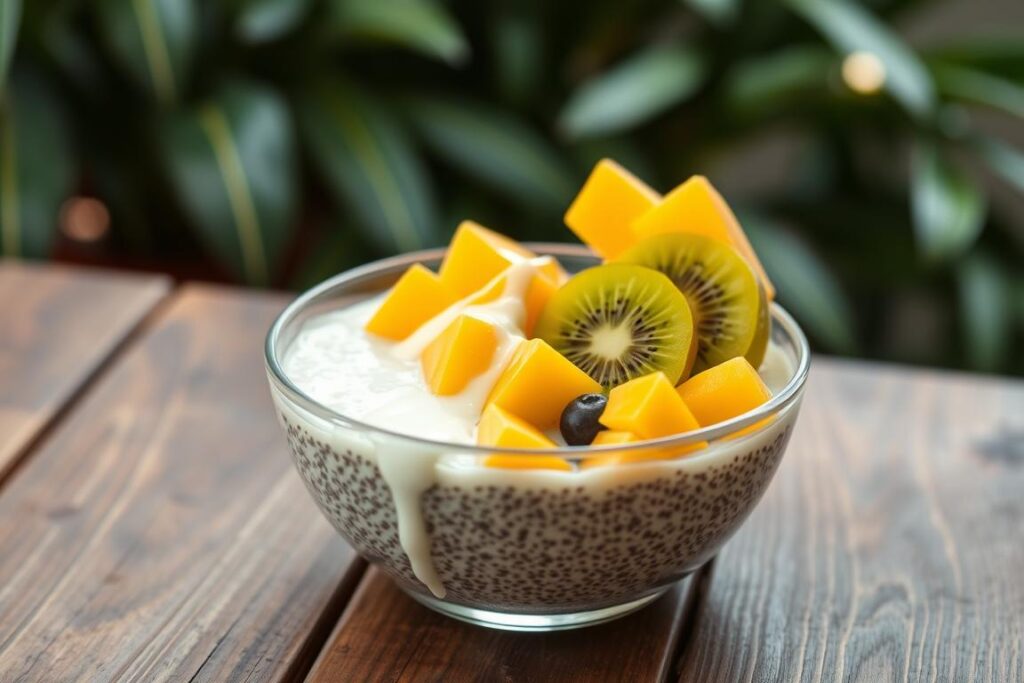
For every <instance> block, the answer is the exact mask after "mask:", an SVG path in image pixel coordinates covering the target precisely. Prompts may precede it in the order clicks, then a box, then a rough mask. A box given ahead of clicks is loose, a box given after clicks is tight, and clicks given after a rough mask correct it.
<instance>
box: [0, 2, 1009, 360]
mask: <svg viewBox="0 0 1024 683" xmlns="http://www.w3.org/2000/svg"><path fill="white" fill-rule="evenodd" d="M1020 10H1021V8H1020V6H1019V5H1017V4H1016V0H951V1H950V2H925V1H922V0H916V1H915V0H866V1H865V2H860V3H858V2H854V1H852V0H845V1H841V0H686V1H681V0H658V1H655V0H636V1H634V2H620V1H618V0H592V1H590V2H586V3H582V2H579V3H577V2H545V1H542V0H516V1H514V0H507V1H504V2H502V1H496V2H478V1H474V0H450V1H448V2H444V1H442V0H219V1H215V0H91V1H85V0H32V2H27V1H25V0H3V1H2V2H0V74H2V77H3V82H4V85H3V92H2V103H0V253H3V254H6V255H13V256H16V257H27V258H57V259H61V260H67V261H78V262H89V263H99V264H104V265H115V266H121V267H134V268H145V269H159V270H166V271H169V272H171V273H173V274H175V275H177V276H179V277H204V278H211V279H220V280H230V281H237V282H244V283H248V284H252V285H256V286H272V287H281V286H285V287H293V288H297V287H302V286H305V285H307V284H310V283H312V282H314V281H316V280H318V279H321V278H323V277H325V276H327V275H328V274H330V273H333V272H336V271H338V270H341V269H344V268H347V267H349V266H352V265H354V264H357V263H360V262H364V261H367V260H369V259H372V258H375V257H379V256H382V255H386V254H390V253H394V252H397V251H403V250H408V249H415V248H418V247H422V246H427V245H437V244H441V243H443V242H445V241H446V240H447V238H448V237H449V236H450V234H451V232H452V230H453V229H454V227H455V225H456V224H457V223H458V221H459V220H460V219H461V218H464V217H473V218H475V219H477V220H479V221H480V222H482V223H484V224H487V225H491V226H492V227H495V228H497V229H499V230H502V231H505V232H508V233H510V234H513V235H515V236H518V237H521V238H524V239H538V240H568V239H571V235H569V233H568V232H567V231H566V230H565V228H564V227H563V225H562V222H561V214H562V212H563V211H564V209H565V207H566V206H567V204H568V202H569V200H570V199H571V197H572V195H573V193H574V190H575V189H576V188H577V187H578V186H579V184H580V183H581V182H582V180H583V178H584V177H585V176H586V173H587V171H588V170H589V168H590V166H591V165H592V164H593V163H594V162H595V160H597V159H598V158H600V157H602V156H611V157H614V158H616V159H618V160H619V161H621V162H622V163H624V164H625V165H626V166H628V167H629V168H631V169H633V170H634V171H635V172H636V173H637V174H638V175H640V176H641V177H643V178H645V179H646V180H647V181H648V182H650V183H651V184H652V185H654V186H655V187H656V188H658V189H660V190H663V191H667V190H668V189H670V188H671V186H672V184H674V183H675V182H679V181H681V180H682V179H684V178H685V177H687V176H688V175H690V174H692V173H695V172H702V173H705V174H706V175H708V176H710V177H711V179H712V180H713V181H714V182H715V183H716V184H717V185H719V187H720V188H721V189H723V190H724V192H725V194H726V196H727V197H728V198H729V199H730V200H731V201H732V202H733V203H734V204H736V205H737V207H738V209H739V212H740V214H741V218H742V220H743V222H744V225H745V227H746V229H747V230H748V232H749V233H750V235H751V239H752V240H753V241H754V242H755V245H756V246H757V247H758V249H759V251H760V252H761V253H762V254H763V260H764V261H765V263H766V266H767V268H768V269H769V271H770V272H771V274H772V276H773V278H774V279H775V281H776V284H777V285H778V287H779V290H780V299H781V301H782V302H783V303H784V304H785V305H786V306H787V307H788V308H790V310H791V311H793V312H794V314H795V315H796V316H797V317H798V318H799V319H800V320H801V322H802V323H803V324H804V326H805V328H806V329H807V330H808V331H809V333H810V335H811V337H812V339H813V342H814V343H815V345H816V347H817V348H818V349H819V350H821V351H826V352H831V353H838V354H846V355H859V356H867V357H873V358H880V359H892V360H899V361H910V362H916V363H925V364H937V365H943V366H949V367H961V368H972V369H979V370H986V371H1000V372H1008V373H1015V374H1024V354H1021V353H1020V352H1019V349H1020V348H1021V344H1022V342H1024V208H1022V207H1024V150H1022V147H1021V146H1022V145H1024V126H1022V119H1024V16H1022V13H1021V11H1020ZM986 11H987V13H988V16H990V17H992V18H993V20H992V21H989V22H988V23H987V24H986V23H985V22H978V21H975V20H974V19H975V18H976V17H978V16H981V15H985V13H986ZM935 26H938V27H939V29H940V30H931V28H934V27H935ZM943 26H944V27H945V30H941V29H942V27H943ZM950 27H952V30H950ZM951 36H952V37H951Z"/></svg>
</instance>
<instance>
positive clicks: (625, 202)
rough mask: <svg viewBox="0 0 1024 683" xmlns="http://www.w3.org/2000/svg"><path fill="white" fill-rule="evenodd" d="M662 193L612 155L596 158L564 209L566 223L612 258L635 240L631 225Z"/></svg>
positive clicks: (652, 206) (584, 241) (650, 207)
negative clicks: (574, 196) (612, 158)
mask: <svg viewBox="0 0 1024 683" xmlns="http://www.w3.org/2000/svg"><path fill="white" fill-rule="evenodd" d="M659 201H661V195H659V194H658V193H657V192H655V191H654V190H652V189H651V188H650V187H648V186H647V185H646V184H645V183H644V182H643V181H642V180H640V179H639V178H637V177H636V176H634V175H633V174H632V173H630V172H629V171H627V170H626V169H624V168H622V167H621V166H619V165H618V164H617V163H615V162H614V161H612V160H611V159H602V160H601V161H599V162H597V165H596V166H595V167H594V170H593V171H591V172H590V177H589V178H587V181H586V182H585V183H584V184H583V188H582V189H581V190H580V193H579V194H578V195H576V199H574V200H573V202H572V204H571V205H570V206H569V210H568V211H566V212H565V224H566V225H568V226H569V229H570V230H572V231H573V232H574V233H576V236H577V237H579V238H580V239H581V240H582V241H583V243H584V244H587V245H588V246H590V248H591V249H593V250H594V251H595V252H596V253H597V254H598V255H599V256H601V257H603V258H606V259H613V258H615V257H616V256H618V255H619V254H621V253H622V252H624V251H625V250H626V249H628V248H629V247H631V246H633V244H634V243H635V242H636V237H635V236H634V234H633V231H632V230H631V228H630V226H631V225H632V224H633V221H635V220H636V219H637V218H639V217H640V216H641V215H643V214H644V213H646V212H648V211H650V210H651V209H652V208H654V206H655V205H656V204H657V203H658V202H659Z"/></svg>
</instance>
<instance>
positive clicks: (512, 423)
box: [476, 404, 572, 472]
mask: <svg viewBox="0 0 1024 683" xmlns="http://www.w3.org/2000/svg"><path fill="white" fill-rule="evenodd" d="M476 442H477V443H478V444H480V445H481V446H497V447H499V448H522V449H535V448H556V445H555V443H554V442H553V441H551V439H549V438H548V437H546V436H544V434H542V433H541V432H540V430H539V429H537V428H536V427H534V426H533V425H531V424H529V423H528V422H526V421H525V420H523V419H521V418H518V417H516V416H515V415H513V414H512V413H510V412H508V411H507V410H502V409H501V408H499V407H498V406H496V405H493V404H492V405H489V406H487V408H485V409H484V414H483V415H482V416H481V417H480V424H479V426H478V427H477V432H476ZM484 464H485V465H486V466H488V467H498V468H503V469H531V470H532V469H542V470H564V471H567V472H568V471H571V470H572V465H570V464H569V462H568V461H567V460H563V459H562V458H558V457H555V456H553V455H551V456H538V457H523V456H521V455H497V454H495V455H489V456H487V458H485V459H484Z"/></svg>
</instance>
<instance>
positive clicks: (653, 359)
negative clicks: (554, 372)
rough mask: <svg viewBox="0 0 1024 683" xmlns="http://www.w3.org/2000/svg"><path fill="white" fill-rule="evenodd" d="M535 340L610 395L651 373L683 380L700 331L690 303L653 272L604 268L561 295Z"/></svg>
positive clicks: (548, 309) (572, 283)
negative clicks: (610, 391) (597, 383)
mask: <svg viewBox="0 0 1024 683" xmlns="http://www.w3.org/2000/svg"><path fill="white" fill-rule="evenodd" d="M534 334H535V336H537V337H540V338H541V339H543V340H544V341H546V342H547V343H548V344H550V345H551V346H552V347H554V349H555V350H557V351H558V352H559V353H561V354H562V355H563V356H565V357H566V358H568V359H569V360H570V361H571V362H572V363H573V364H574V365H576V366H577V367H578V368H580V369H581V370H583V371H584V372H586V373H587V374H588V375H590V376H591V377H592V378H594V380H595V381H597V382H599V383H600V384H601V385H602V386H603V387H604V388H605V389H611V388H612V387H615V386H617V385H619V384H622V383H624V382H627V381H629V380H631V379H634V378H636V377H642V376H643V375H647V374H650V373H652V372H658V371H660V372H663V373H665V375H666V376H667V377H668V378H669V379H670V380H671V381H672V382H673V383H675V382H677V381H678V380H679V379H680V377H681V376H682V374H683V371H684V369H685V366H686V361H687V357H688V354H689V349H690V346H691V344H692V343H693V335H694V327H693V318H692V315H691V313H690V308H689V306H688V304H687V303H686V299H685V297H683V296H682V294H681V293H680V292H679V290H678V289H677V288H676V287H675V286H674V285H673V284H672V282H671V281H670V280H669V279H668V278H667V277H665V276H664V275H662V274H661V273H658V272H656V271H654V270H651V269H648V268H643V267H640V266H633V265H604V266H597V267H595V268H590V269H588V270H585V271H583V272H581V273H579V274H577V275H576V276H574V277H573V278H572V279H570V280H569V281H568V282H567V283H566V284H565V285H564V286H563V287H562V288H561V289H559V290H558V291H557V292H556V293H555V294H554V296H552V298H551V300H550V301H549V302H548V304H547V306H545V308H544V311H543V312H542V313H541V316H540V318H539V320H538V321H537V326H536V328H535V330H534Z"/></svg>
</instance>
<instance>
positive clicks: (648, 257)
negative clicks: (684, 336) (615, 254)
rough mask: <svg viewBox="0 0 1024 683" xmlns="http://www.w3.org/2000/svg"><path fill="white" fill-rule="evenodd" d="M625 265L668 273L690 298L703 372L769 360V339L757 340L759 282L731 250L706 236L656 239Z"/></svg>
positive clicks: (633, 253) (630, 255)
mask: <svg viewBox="0 0 1024 683" xmlns="http://www.w3.org/2000/svg"><path fill="white" fill-rule="evenodd" d="M619 262H621V263H632V264H635V265H640V266H646V267H648V268H653V269H655V270H657V271H660V272H662V273H664V274H665V275H667V276H668V277H669V279H670V280H672V282H673V283H675V285H676V287H678V288H679V290H680V291H681V292H682V293H683V295H684V296H685V297H686V300H687V302H689V304H690V310H691V311H692V313H693V323H694V326H695V327H696V329H697V359H696V363H695V364H694V370H696V371H697V372H700V371H701V370H703V369H705V368H709V367H711V366H713V365H717V364H718V363H721V362H722V361H724V360H728V359H730V358H734V357H736V356H742V355H744V354H747V353H751V355H752V356H753V357H754V358H755V359H756V358H757V357H758V356H760V357H763V356H764V348H763V345H764V343H765V342H767V337H764V338H762V339H760V340H758V339H757V332H758V323H759V311H760V309H761V305H762V297H761V294H760V291H759V290H760V288H759V287H758V284H757V278H756V277H755V276H754V271H752V270H751V269H750V266H748V265H747V262H746V261H744V260H743V259H742V258H741V257H740V256H739V254H737V253H736V251H735V250H733V249H732V247H730V246H729V245H727V244H724V243H722V242H717V241H715V240H712V239H709V238H707V237H702V236H700V235H692V234H667V235H656V236H654V237H650V238H647V239H645V240H643V241H641V242H639V243H638V244H637V245H636V246H634V247H633V248H632V249H630V250H628V251H627V252H626V253H624V254H623V255H622V256H621V257H619ZM755 340H757V341H758V343H759V345H760V346H759V348H754V347H755V344H754V342H755ZM686 376H687V375H683V379H685V378H686Z"/></svg>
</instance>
